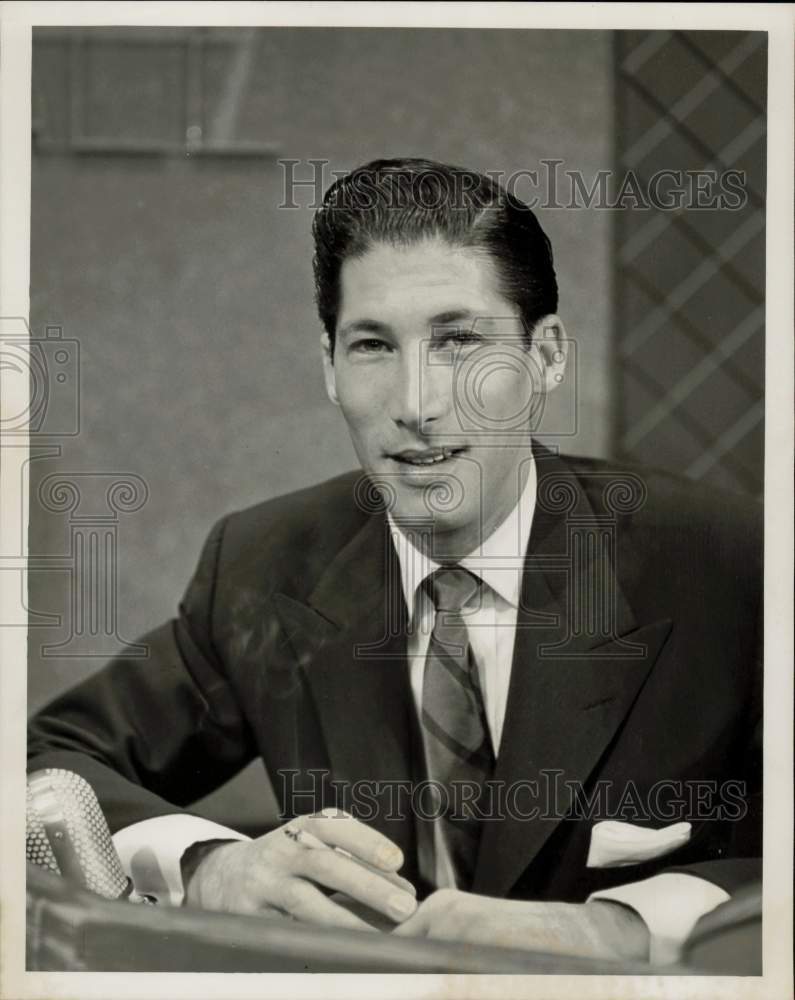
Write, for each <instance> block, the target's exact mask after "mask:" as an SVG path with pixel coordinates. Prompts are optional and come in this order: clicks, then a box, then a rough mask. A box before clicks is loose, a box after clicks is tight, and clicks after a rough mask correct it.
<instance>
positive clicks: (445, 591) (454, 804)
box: [422, 566, 494, 889]
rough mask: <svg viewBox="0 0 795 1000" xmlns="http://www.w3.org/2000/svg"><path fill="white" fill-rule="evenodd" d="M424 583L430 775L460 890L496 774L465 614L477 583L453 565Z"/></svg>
mask: <svg viewBox="0 0 795 1000" xmlns="http://www.w3.org/2000/svg"><path fill="white" fill-rule="evenodd" d="M424 586H425V589H426V592H427V593H428V594H429V595H430V597H431V600H432V601H433V605H434V607H435V609H436V615H435V618H434V625H433V631H432V632H431V638H430V642H429V644H428V653H427V656H426V661H425V673H424V676H423V685H422V729H423V734H424V738H425V750H426V756H427V761H428V777H429V779H430V780H431V782H433V783H435V784H436V785H438V786H439V787H438V790H439V792H440V794H441V800H440V802H439V805H440V807H441V808H440V810H439V811H440V813H441V818H440V822H441V823H442V830H443V833H444V838H445V842H446V844H447V847H448V850H449V852H450V856H451V858H452V861H453V864H454V866H455V870H456V874H457V876H458V884H459V887H460V888H462V889H468V888H469V887H470V886H471V884H472V878H473V876H474V872H475V861H476V859H477V851H478V843H479V840H480V830H481V823H480V821H479V819H478V803H479V802H480V799H481V796H482V793H483V785H484V782H485V781H486V779H488V778H490V777H491V776H492V774H493V772H494V750H493V749H492V744H491V737H490V735H489V729H488V724H487V722H486V714H485V711H484V708H483V695H482V693H481V689H480V683H479V681H478V671H477V664H476V662H475V658H474V656H473V653H472V648H471V646H470V643H469V636H468V634H467V627H466V623H465V621H464V618H463V616H462V609H463V608H464V607H465V605H466V604H467V602H468V601H470V600H471V599H472V598H473V597H474V596H475V595H476V594H477V593H478V592H479V588H480V581H479V580H478V579H477V578H476V577H475V576H473V575H472V574H471V573H469V572H468V571H467V570H465V569H463V568H462V567H461V566H453V567H450V568H445V569H439V570H436V572H434V573H432V574H431V575H430V576H429V577H428V578H427V579H426V580H425V582H424ZM442 786H443V787H442ZM445 793H446V794H445Z"/></svg>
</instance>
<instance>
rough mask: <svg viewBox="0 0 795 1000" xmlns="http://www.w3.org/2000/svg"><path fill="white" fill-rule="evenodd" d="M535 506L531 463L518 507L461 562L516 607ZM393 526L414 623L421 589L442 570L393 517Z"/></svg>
mask: <svg viewBox="0 0 795 1000" xmlns="http://www.w3.org/2000/svg"><path fill="white" fill-rule="evenodd" d="M535 504H536V464H535V461H533V460H531V461H530V463H529V470H528V475H527V482H526V483H525V487H524V490H523V491H522V493H521V496H520V497H519V501H518V503H517V504H516V506H515V507H513V509H512V510H511V511H510V513H509V514H508V516H507V517H506V518H505V520H504V521H503V522H502V523H501V524H500V525H498V526H497V528H496V529H495V530H494V531H493V532H492V533H491V534H490V535H489V537H488V538H486V539H485V540H484V541H483V542H482V544H481V545H480V546H479V548H477V549H476V550H475V551H474V552H470V553H469V554H468V555H467V556H465V557H464V558H463V559H461V560H460V565H461V566H464V567H465V568H466V569H468V570H469V571H470V573H473V574H474V575H475V576H477V577H478V578H479V579H481V580H482V581H483V582H484V583H486V584H488V586H489V587H491V589H492V590H493V591H494V592H495V593H496V594H497V596H498V598H501V599H502V600H503V601H505V602H507V603H508V604H510V605H511V606H512V607H518V606H519V597H520V591H521V585H522V573H523V571H524V558H525V553H526V552H527V546H528V544H529V542H530V529H531V527H532V523H533V514H534V512H535ZM389 526H390V529H391V533H392V540H393V543H394V545H395V549H396V550H397V555H398V562H399V563H400V579H401V583H402V586H403V597H404V598H405V601H406V608H407V609H408V614H409V621H411V620H412V618H413V615H414V600H415V595H416V593H417V588H418V587H419V586H420V584H421V583H422V581H423V580H424V579H425V578H426V577H427V576H430V574H431V573H433V572H434V570H437V569H439V564H438V563H437V562H434V560H433V559H431V558H430V557H429V556H427V555H425V554H424V553H423V552H421V551H420V549H418V548H417V547H416V546H415V545H413V544H412V542H411V541H410V539H409V538H408V537H407V536H406V535H404V534H403V532H402V531H401V530H400V528H398V526H397V525H396V524H395V522H394V521H393V519H392V517H391V515H389Z"/></svg>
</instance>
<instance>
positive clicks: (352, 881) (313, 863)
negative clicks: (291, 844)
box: [295, 851, 417, 923]
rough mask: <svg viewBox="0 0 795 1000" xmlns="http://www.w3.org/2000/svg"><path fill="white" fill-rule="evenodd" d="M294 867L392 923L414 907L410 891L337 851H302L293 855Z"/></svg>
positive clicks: (412, 910) (413, 909)
mask: <svg viewBox="0 0 795 1000" xmlns="http://www.w3.org/2000/svg"><path fill="white" fill-rule="evenodd" d="M295 864H296V865H297V867H296V869H295V870H296V871H297V873H298V874H299V875H302V876H303V877H304V878H308V879H311V880H312V881H313V882H316V883H318V884H320V885H323V886H325V887H326V888H328V889H335V890H336V891H337V892H342V893H345V895H346V896H350V898H351V899H355V900H357V901H358V902H360V903H363V904H364V905H365V906H367V907H369V908H370V909H372V910H376V911H377V912H379V913H382V914H384V916H387V917H389V918H390V919H391V920H394V921H395V922H396V923H398V922H401V921H403V920H405V919H406V918H407V917H410V916H411V914H412V913H414V911H415V910H416V908H417V900H416V899H415V897H414V894H413V892H407V891H406V890H405V889H402V888H398V887H396V886H395V885H394V884H393V883H392V882H391V881H390V880H388V879H386V878H384V877H383V875H381V874H379V873H378V872H377V871H372V870H371V869H370V868H369V867H366V866H364V865H362V864H360V863H359V862H358V861H356V860H354V859H352V858H347V857H345V855H343V854H340V853H338V852H337V851H305V852H304V854H303V856H301V857H299V858H297V859H296V861H295Z"/></svg>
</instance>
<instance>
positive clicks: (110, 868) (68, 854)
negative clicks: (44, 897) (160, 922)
mask: <svg viewBox="0 0 795 1000" xmlns="http://www.w3.org/2000/svg"><path fill="white" fill-rule="evenodd" d="M25 821H26V822H25V827H26V830H25V853H26V856H27V859H28V861H31V862H32V863H33V864H34V865H38V866H39V867H40V868H47V869H49V870H50V871H52V872H56V873H57V874H59V875H62V876H63V877H64V878H65V879H69V880H70V881H71V882H75V883H77V884H78V885H79V886H81V887H82V888H84V889H88V890H89V891H90V892H94V893H96V894H97V895H99V896H104V897H105V898H106V899H127V900H128V901H129V902H131V903H153V902H155V900H154V899H153V898H152V897H151V896H143V895H141V894H140V893H138V892H136V891H135V888H134V886H133V884H132V881H131V880H130V879H129V878H128V877H127V876H126V875H125V874H124V869H123V868H122V866H121V859H120V858H119V855H118V852H117V851H116V848H115V847H114V845H113V841H112V839H111V836H110V830H109V829H108V824H107V822H106V820H105V817H104V815H103V813H102V809H101V808H100V805H99V802H98V801H97V797H96V795H95V794H94V789H93V788H92V787H91V785H89V783H88V782H87V781H86V780H85V778H81V777H80V775H79V774H75V773H74V772H73V771H66V770H63V769H62V768H56V767H47V768H44V769H43V770H41V771H35V772H34V773H33V774H31V775H30V776H29V777H28V786H27V799H26V816H25Z"/></svg>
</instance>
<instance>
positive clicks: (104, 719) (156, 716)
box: [28, 519, 256, 833]
mask: <svg viewBox="0 0 795 1000" xmlns="http://www.w3.org/2000/svg"><path fill="white" fill-rule="evenodd" d="M225 524H226V519H224V520H221V521H219V522H218V523H217V524H216V525H215V527H214V528H213V530H212V532H211V533H210V535H209V538H208V539H207V542H206V543H205V545H204V548H203V550H202V554H201V557H200V560H199V564H198V567H197V569H196V572H195V574H194V576H193V579H192V581H191V583H190V585H189V587H188V589H187V591H186V593H185V596H184V598H183V600H182V603H181V604H180V607H179V614H178V617H177V618H176V619H174V620H172V621H170V622H169V623H168V624H166V625H163V626H161V627H160V628H157V629H155V630H154V631H152V632H150V633H148V634H147V635H145V636H144V637H143V639H142V642H143V643H144V644H145V645H146V646H147V648H148V655H147V656H146V657H144V658H128V657H125V656H123V655H120V656H119V657H117V658H116V659H114V660H112V661H111V662H110V663H109V664H108V665H107V666H105V667H104V668H103V669H102V670H100V671H99V672H98V673H96V674H94V675H92V676H91V677H89V678H88V679H87V680H85V681H84V682H83V683H81V684H79V685H77V686H76V687H74V688H72V689H71V690H69V691H67V692H66V693H64V694H62V695H60V696H59V697H57V698H56V699H55V700H54V701H52V702H50V704H48V705H47V706H46V707H45V708H43V709H42V710H41V711H39V712H38V713H37V714H36V715H35V716H34V717H33V719H32V720H31V722H30V727H29V733H28V770H29V771H35V770H38V769H39V768H44V767H59V768H65V769H67V770H70V771H75V772H77V773H78V774H80V775H82V777H84V778H85V779H86V781H88V783H89V784H90V785H91V787H92V788H93V789H94V791H95V792H96V794H97V798H98V799H99V803H100V805H101V807H102V809H103V811H104V813H105V816H106V818H107V820H108V825H109V826H110V829H111V832H112V833H115V832H116V831H117V830H119V829H121V828H123V827H125V826H128V825H130V824H132V823H136V822H140V821H141V820H145V819H151V818H152V817H155V816H162V815H167V814H173V813H175V812H180V811H182V810H184V807H186V806H188V805H189V804H190V803H191V802H193V801H195V800H196V799H198V798H200V797H201V796H203V795H206V794H207V793H209V792H210V791H212V790H213V789H215V788H217V787H218V786H220V785H221V784H223V783H224V782H225V781H227V780H228V779H229V778H231V777H232V776H233V775H234V774H235V773H236V772H237V771H239V770H240V769H241V768H243V767H244V766H245V765H246V764H247V763H248V762H249V761H250V760H251V759H252V758H253V757H254V756H255V752H256V751H255V748H254V742H253V739H252V735H251V732H250V730H249V728H248V726H247V724H246V722H245V719H244V717H243V713H242V712H241V709H240V705H239V702H238V700H237V698H236V697H235V694H234V692H233V690H232V688H231V686H230V683H229V680H228V677H227V676H226V673H225V669H224V664H223V663H222V661H221V658H220V657H219V655H218V653H217V651H216V649H215V647H214V644H213V639H212V624H211V623H212V619H213V610H214V608H213V602H214V593H215V582H216V574H217V566H218V559H219V552H220V549H221V545H222V541H223V535H224V528H225Z"/></svg>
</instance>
